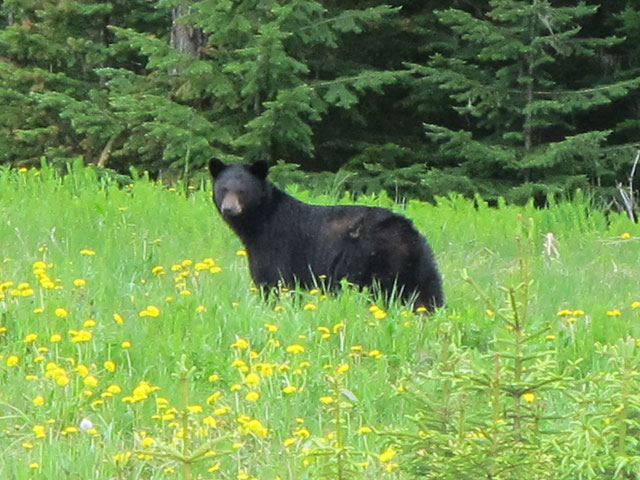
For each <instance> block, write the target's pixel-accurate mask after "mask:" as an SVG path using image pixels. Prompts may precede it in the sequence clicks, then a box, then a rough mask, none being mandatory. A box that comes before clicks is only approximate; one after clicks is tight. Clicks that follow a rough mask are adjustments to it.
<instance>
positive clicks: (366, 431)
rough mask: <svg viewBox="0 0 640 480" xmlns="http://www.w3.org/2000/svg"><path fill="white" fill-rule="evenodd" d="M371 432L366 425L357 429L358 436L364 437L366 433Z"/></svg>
mask: <svg viewBox="0 0 640 480" xmlns="http://www.w3.org/2000/svg"><path fill="white" fill-rule="evenodd" d="M372 431H373V429H372V428H371V427H368V426H367V425H363V426H362V427H360V428H359V429H358V433H359V434H360V435H366V434H367V433H371V432H372Z"/></svg>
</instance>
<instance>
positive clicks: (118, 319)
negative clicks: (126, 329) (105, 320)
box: [113, 313, 124, 325]
mask: <svg viewBox="0 0 640 480" xmlns="http://www.w3.org/2000/svg"><path fill="white" fill-rule="evenodd" d="M113 319H114V320H115V322H116V323H117V324H118V325H122V324H123V323H124V318H122V315H120V314H119V313H114V314H113Z"/></svg>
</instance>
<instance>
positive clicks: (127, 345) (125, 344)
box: [120, 340, 131, 349]
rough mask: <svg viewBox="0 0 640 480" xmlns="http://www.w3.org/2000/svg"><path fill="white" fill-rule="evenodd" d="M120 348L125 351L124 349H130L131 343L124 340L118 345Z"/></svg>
mask: <svg viewBox="0 0 640 480" xmlns="http://www.w3.org/2000/svg"><path fill="white" fill-rule="evenodd" d="M120 346H121V347H122V348H125V349H126V348H131V342H130V341H129V340H125V341H124V342H122V343H121V344H120Z"/></svg>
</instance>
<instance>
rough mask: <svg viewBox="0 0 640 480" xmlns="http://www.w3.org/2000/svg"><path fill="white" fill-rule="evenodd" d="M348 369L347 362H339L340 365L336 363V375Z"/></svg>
mask: <svg viewBox="0 0 640 480" xmlns="http://www.w3.org/2000/svg"><path fill="white" fill-rule="evenodd" d="M348 371H349V364H348V363H341V364H340V365H338V366H337V367H336V373H337V374H338V375H341V374H343V373H347V372H348Z"/></svg>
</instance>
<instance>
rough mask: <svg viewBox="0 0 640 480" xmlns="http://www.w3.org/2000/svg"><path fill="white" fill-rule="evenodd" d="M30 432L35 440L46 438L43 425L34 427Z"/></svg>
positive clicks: (45, 430)
mask: <svg viewBox="0 0 640 480" xmlns="http://www.w3.org/2000/svg"><path fill="white" fill-rule="evenodd" d="M31 430H32V431H33V433H34V434H35V436H36V438H44V437H45V436H46V432H47V429H46V427H45V426H44V425H34V426H33V428H32V429H31Z"/></svg>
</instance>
